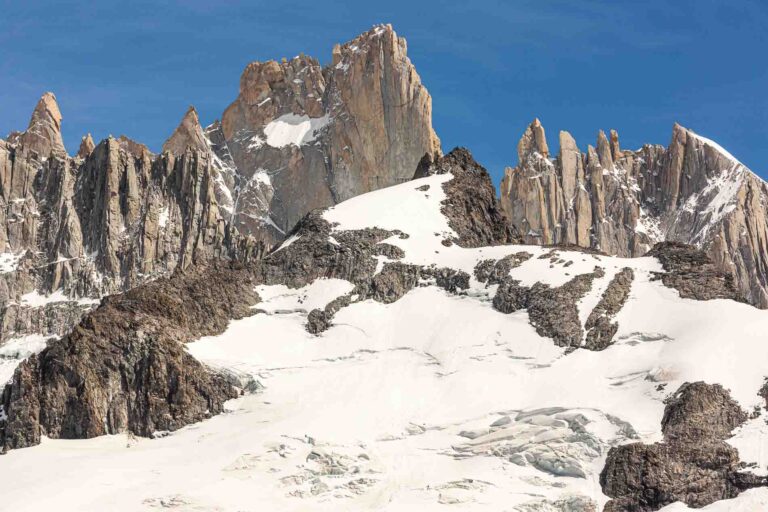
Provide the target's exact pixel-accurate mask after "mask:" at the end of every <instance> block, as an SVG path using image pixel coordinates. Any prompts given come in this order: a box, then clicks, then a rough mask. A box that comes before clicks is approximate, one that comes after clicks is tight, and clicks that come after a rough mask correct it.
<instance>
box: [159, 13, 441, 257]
mask: <svg viewBox="0 0 768 512" xmlns="http://www.w3.org/2000/svg"><path fill="white" fill-rule="evenodd" d="M431 118H432V100H431V98H430V96H429V93H428V92H427V90H426V89H425V88H424V86H423V85H422V83H421V79H420V78H419V75H418V74H417V73H416V70H415V68H414V67H413V65H412V64H411V62H410V60H409V59H408V56H407V45H406V42H405V39H403V38H402V37H398V36H397V34H396V33H395V32H394V30H392V27H391V26H390V25H380V26H376V27H374V28H373V29H371V30H370V31H368V32H366V33H364V34H362V35H360V36H359V37H357V38H355V39H353V40H352V41H349V42H348V43H345V44H343V45H336V47H334V49H333V52H332V61H331V63H330V64H329V65H328V66H325V67H323V66H321V65H320V63H319V62H318V61H317V60H316V59H314V58H312V57H308V56H306V55H299V56H297V57H294V58H293V59H290V60H285V59H283V60H282V61H281V62H277V61H267V62H252V63H250V64H248V66H246V68H245V70H244V71H243V74H242V77H241V78H240V93H239V95H238V97H237V98H236V99H235V101H234V102H233V103H232V104H231V105H230V106H229V107H228V108H227V109H226V110H225V111H224V113H223V115H222V117H221V121H220V122H218V121H217V122H215V123H213V124H212V125H210V126H208V127H207V128H205V129H204V130H203V129H202V128H201V127H200V125H199V122H198V119H197V116H196V115H194V111H192V110H190V111H188V112H187V114H186V115H185V117H184V119H183V121H182V122H181V124H180V125H179V128H177V129H176V131H175V132H174V133H173V135H172V136H171V138H169V139H168V141H167V142H166V143H165V145H164V146H163V149H164V150H166V151H170V152H174V153H182V152H183V151H185V150H186V148H187V147H193V148H195V149H201V150H202V149H204V148H206V147H209V148H210V152H211V153H212V158H213V159H214V160H215V163H216V167H217V169H218V170H219V174H220V176H219V177H218V178H217V180H218V188H217V199H218V201H219V204H221V205H223V207H224V208H225V209H226V210H227V212H228V214H229V215H230V216H231V218H232V222H233V225H234V226H235V227H236V228H237V229H238V230H239V231H240V232H242V233H244V234H248V235H251V236H254V237H255V238H257V239H259V240H263V241H265V243H267V244H268V245H274V244H276V243H278V242H280V241H282V240H283V239H284V238H285V234H286V233H287V232H288V231H290V230H291V229H292V228H293V227H294V225H295V224H296V223H297V222H298V221H299V220H300V219H301V218H302V217H303V216H304V215H306V214H307V213H308V212H310V211H311V210H313V209H316V208H323V207H327V206H331V205H334V204H336V203H338V202H341V201H344V200H346V199H349V198H351V197H354V196H356V195H359V194H362V193H364V192H369V191H371V190H375V189H378V188H382V187H386V186H389V185H393V184H396V183H401V182H403V181H407V180H409V179H410V178H411V177H412V174H413V170H414V169H415V168H416V166H417V164H418V162H419V159H420V158H421V157H422V156H423V155H424V154H425V153H430V154H439V153H440V141H439V139H438V138H437V136H436V135H435V132H434V130H433V129H432V119H431Z"/></svg>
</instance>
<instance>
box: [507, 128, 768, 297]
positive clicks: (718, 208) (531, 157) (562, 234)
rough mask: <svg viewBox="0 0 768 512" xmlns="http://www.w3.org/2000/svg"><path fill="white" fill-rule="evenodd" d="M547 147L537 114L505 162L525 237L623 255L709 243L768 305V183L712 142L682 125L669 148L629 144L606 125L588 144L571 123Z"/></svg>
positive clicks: (515, 218)
mask: <svg viewBox="0 0 768 512" xmlns="http://www.w3.org/2000/svg"><path fill="white" fill-rule="evenodd" d="M559 142H560V151H559V153H558V155H557V156H556V157H555V158H552V156H551V155H550V154H549V149H548V146H547V142H546V136H545V133H544V128H543V126H542V125H541V123H540V122H539V120H538V119H537V120H535V121H534V122H533V123H532V124H531V125H530V126H529V127H528V128H527V129H526V130H525V132H524V134H523V136H522V138H521V140H520V143H519V144H518V158H519V163H518V165H517V166H516V167H515V168H507V169H506V170H505V176H504V179H503V180H502V183H501V190H500V193H501V204H502V206H503V207H504V210H505V212H506V213H507V216H508V217H509V219H510V220H511V222H512V225H513V226H514V227H515V228H516V229H517V230H518V232H520V233H521V234H522V235H523V237H524V239H525V242H526V243H533V244H542V245H550V244H555V245H561V244H575V245H578V246H580V247H585V248H586V247H590V248H596V249H599V250H600V251H602V252H604V253H606V254H610V255H617V256H622V257H629V256H642V255H644V254H645V253H646V252H647V251H648V250H650V249H651V248H652V247H653V246H654V245H655V244H656V243H659V242H664V241H672V242H681V243H686V244H691V245H694V246H696V247H697V248H700V249H702V250H704V251H705V252H707V254H708V255H709V256H710V258H711V259H712V261H713V262H714V263H715V265H716V266H717V268H718V269H719V270H720V271H723V272H726V273H729V274H733V276H734V280H735V281H734V284H735V286H736V288H737V290H738V291H739V294H740V295H741V296H742V297H743V298H744V299H745V300H747V301H748V302H749V303H751V304H754V305H756V306H759V307H763V308H765V307H768V291H767V290H768V243H767V242H766V240H768V209H766V208H767V207H766V206H765V205H766V204H768V184H766V183H765V182H764V181H763V180H761V179H760V178H758V177H757V176H756V175H755V174H753V173H752V172H751V171H749V169H747V168H746V167H745V166H744V165H742V164H741V163H740V162H738V161H737V160H736V159H735V158H733V156H731V155H730V154H729V153H727V152H726V151H725V150H724V149H722V148H721V147H720V146H718V145H717V144H715V143H714V142H712V141H710V140H708V139H706V138H704V137H701V136H699V135H697V134H695V133H694V132H692V131H691V130H688V129H686V128H683V127H682V126H680V125H677V124H676V125H675V126H674V128H673V131H672V140H671V142H670V144H669V146H668V147H666V148H664V147H663V146H659V145H650V144H648V145H645V146H643V147H642V148H640V149H638V150H636V151H631V150H626V149H622V148H621V147H620V144H619V137H618V134H617V133H616V132H615V131H611V132H610V136H606V134H605V133H604V132H602V131H600V132H599V134H598V139H597V144H596V146H595V147H593V146H589V147H588V148H587V151H586V153H582V152H581V151H580V150H579V149H578V147H577V145H576V142H575V140H574V139H573V137H572V136H571V135H570V134H569V133H568V132H560V135H559Z"/></svg>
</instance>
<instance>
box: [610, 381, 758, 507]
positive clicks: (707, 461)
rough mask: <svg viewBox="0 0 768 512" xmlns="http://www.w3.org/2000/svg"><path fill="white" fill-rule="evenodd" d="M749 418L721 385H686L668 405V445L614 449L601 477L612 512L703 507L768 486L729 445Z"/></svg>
mask: <svg viewBox="0 0 768 512" xmlns="http://www.w3.org/2000/svg"><path fill="white" fill-rule="evenodd" d="M746 419H747V414H746V412H744V411H743V410H742V409H741V407H739V405H738V404H737V403H736V402H735V401H734V400H733V399H731V397H730V395H729V394H728V392H727V391H726V390H725V389H723V388H722V387H721V386H720V385H719V384H714V385H711V384H705V383H703V382H694V383H686V384H683V385H682V386H681V387H680V389H678V390H677V392H676V393H675V394H674V395H673V396H672V397H671V398H670V399H669V400H668V401H667V406H666V408H665V409H664V417H663V418H662V421H661V426H662V433H663V434H664V441H663V442H661V443H655V444H650V445H646V444H642V443H633V444H627V445H622V446H618V447H615V448H611V450H610V452H608V458H607V460H606V462H605V467H604V468H603V471H602V473H601V474H600V485H601V486H602V488H603V492H604V493H605V494H606V495H608V496H610V497H611V498H613V499H612V500H611V501H609V502H608V503H607V504H606V506H605V511H606V512H619V511H621V512H650V511H654V510H659V509H660V508H662V507H664V506H665V505H668V504H670V503H674V502H676V501H681V502H683V503H685V504H687V505H688V506H690V507H694V508H699V507H703V506H705V505H708V504H710V503H714V502H715V501H719V500H723V499H729V498H734V497H736V496H737V495H738V494H739V493H740V492H742V491H744V490H746V489H749V488H752V487H757V486H765V485H768V481H767V480H766V478H765V477H759V476H756V475H753V474H751V473H746V472H742V471H739V469H740V468H739V454H738V451H737V450H736V449H735V448H734V447H732V446H730V445H728V444H727V443H725V439H727V438H728V437H730V436H731V431H732V430H733V429H735V428H736V427H738V426H739V425H741V424H742V423H744V421H746Z"/></svg>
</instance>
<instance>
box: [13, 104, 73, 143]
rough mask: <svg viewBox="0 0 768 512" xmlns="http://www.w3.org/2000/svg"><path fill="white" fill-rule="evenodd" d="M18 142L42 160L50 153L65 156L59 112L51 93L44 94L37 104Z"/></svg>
mask: <svg viewBox="0 0 768 512" xmlns="http://www.w3.org/2000/svg"><path fill="white" fill-rule="evenodd" d="M19 142H20V143H21V145H22V146H24V147H26V148H27V149H31V150H33V151H35V152H36V153H37V154H38V155H39V156H40V157H43V158H47V157H48V156H49V155H50V154H51V153H55V154H57V155H60V156H61V155H66V153H67V151H66V149H65V148H64V141H63V140H62V138H61V111H60V110H59V105H58V103H56V96H54V94H53V93H52V92H46V93H45V94H43V96H42V97H41V98H40V101H38V102H37V105H36V106H35V110H34V111H33V112H32V118H31V119H30V120H29V126H28V127H27V130H26V131H25V132H23V133H22V134H21V135H20V136H19Z"/></svg>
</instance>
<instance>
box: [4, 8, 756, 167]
mask: <svg viewBox="0 0 768 512" xmlns="http://www.w3.org/2000/svg"><path fill="white" fill-rule="evenodd" d="M0 22H2V23H1V24H0V27H1V28H0V134H2V136H5V135H6V134H7V133H8V132H9V131H11V130H13V129H24V128H25V127H26V124H27V122H28V120H29V115H30V113H31V111H32V108H33V107H34V104H35V102H36V101H37V99H38V98H39V96H40V95H41V93H42V92H44V91H46V90H51V91H53V92H55V93H56V95H57V98H58V100H59V104H60V106H61V109H62V113H63V115H64V123H63V126H64V141H65V144H66V145H67V149H68V150H69V152H70V153H74V152H75V151H77V145H78V143H79V140H80V137H81V136H82V135H83V134H85V133H86V132H91V133H92V134H93V136H94V138H95V139H96V140H97V141H98V140H99V139H102V138H104V137H106V136H107V135H109V134H113V135H115V136H117V135H120V134H126V135H128V136H129V137H131V138H134V139H136V140H139V141H141V142H144V143H145V144H147V145H148V146H149V147H150V148H151V149H153V150H158V149H159V147H160V146H161V144H162V142H163V141H164V140H165V138H167V137H168V135H169V134H170V133H171V132H172V130H173V129H174V127H175V126H176V124H177V123H178V121H179V119H180V118H181V116H182V114H183V113H184V111H185V109H186V108H187V106H188V105H190V104H193V105H195V106H196V107H197V109H198V111H199V112H200V115H201V118H202V121H203V122H204V123H210V122H212V121H213V120H214V119H216V118H217V117H219V116H220V115H221V113H222V112H223V111H224V109H225V108H226V107H227V105H228V104H229V103H230V102H231V101H232V100H233V99H234V98H235V96H236V95H237V91H238V82H239V77H240V73H241V71H242V70H243V68H244V67H245V65H246V64H247V63H248V62H250V61H253V60H268V59H279V58H281V57H288V58H290V57H292V56H294V55H296V54H298V53H300V52H304V53H306V54H309V55H313V56H315V57H317V58H318V59H319V60H320V62H321V63H324V64H325V63H328V62H329V60H330V55H331V48H332V47H333V44H334V43H336V42H344V41H347V40H349V39H351V38H353V37H354V36H356V35H357V34H359V33H360V32H363V31H365V30H367V29H368V28H370V27H371V26H372V25H374V24H376V23H380V22H385V23H392V24H393V26H394V28H395V30H396V31H397V32H398V33H399V34H400V35H402V36H405V37H406V38H407V40H408V47H409V51H408V53H409V56H410V58H411V60H412V61H413V62H414V64H415V65H416V68H417V70H418V71H419V74H420V75H421V77H422V80H423V82H424V83H425V84H426V86H427V88H428V89H429V91H430V92H431V94H432V97H433V110H434V125H435V128H436V130H437V132H438V134H439V135H440V137H441V139H442V141H443V149H444V150H446V151H447V150H449V149H451V148H452V147H454V146H456V145H462V146H467V147H468V148H469V149H470V150H472V152H473V153H474V154H475V156H476V158H478V160H479V161H480V162H481V163H483V164H484V165H485V166H486V167H488V169H489V170H490V171H491V172H492V174H493V175H494V177H495V178H496V180H497V181H498V179H499V178H500V177H501V175H502V172H503V168H504V167H505V166H507V165H514V164H515V163H516V161H517V156H516V145H517V141H518V139H519V137H520V134H521V133H522V132H523V130H524V129H525V127H526V125H527V124H528V123H529V122H530V121H531V120H532V119H533V118H534V117H539V118H540V119H541V121H542V123H543V124H544V127H545V128H546V129H547V133H548V140H549V143H550V149H551V150H553V151H554V150H556V149H557V133H558V131H559V130H568V131H570V132H571V133H572V134H573V136H574V137H575V138H576V141H577V143H578V144H579V146H580V147H582V148H586V146H587V144H594V141H595V139H596V135H597V130H598V129H600V128H602V129H605V130H608V129H610V128H615V129H617V130H618V131H619V135H620V138H621V143H622V146H624V147H629V148H636V147H639V146H640V145H642V144H643V143H645V142H653V143H661V144H665V145H666V144H667V143H668V141H669V137H670V133H671V129H672V124H673V122H675V121H677V122H679V123H681V124H683V125H684V126H687V127H689V128H691V129H693V130H694V131H696V132H698V133H700V134H702V135H705V136H707V137H710V138H712V139H715V140H716V141H718V142H719V143H720V144H721V145H722V146H724V147H725V148H726V149H728V150H729V151H730V152H731V153H733V154H734V155H735V156H736V157H737V158H739V159H741V160H742V161H743V162H744V163H745V164H746V165H747V166H748V167H750V168H751V169H752V170H753V171H755V172H757V173H758V174H761V175H762V176H763V177H768V144H766V124H768V123H767V122H768V35H767V34H768V30H766V27H768V2H765V1H763V0H731V1H714V0H695V1H689V0H675V1H674V2H673V1H658V0H648V1H645V2H636V1H626V0H617V1H608V0H578V1H559V0H552V1H547V0H514V1H507V2H503V1H500V0H497V1H494V0H476V1H469V0H465V1H461V2H439V1H424V2H422V1H418V0H410V1H400V0H389V1H386V2H383V1H379V2H362V1H360V0H356V1H347V0H333V1H321V0H314V1H311V2H298V1H280V0H269V1H266V2H262V1H252V2H235V1H226V0H223V1H216V0H206V1H198V0H192V1H185V2H149V1H143V0H142V1H132V2H127V1H126V2H119V3H118V2H93V3H89V2H70V1H59V2H53V1H50V2H40V1H19V0H11V1H8V0H0Z"/></svg>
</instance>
